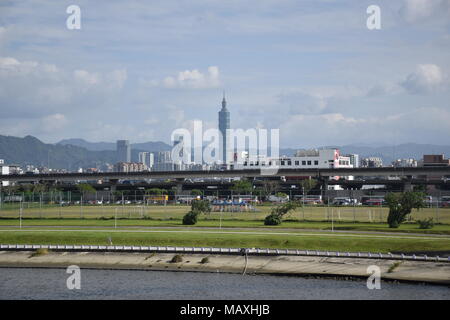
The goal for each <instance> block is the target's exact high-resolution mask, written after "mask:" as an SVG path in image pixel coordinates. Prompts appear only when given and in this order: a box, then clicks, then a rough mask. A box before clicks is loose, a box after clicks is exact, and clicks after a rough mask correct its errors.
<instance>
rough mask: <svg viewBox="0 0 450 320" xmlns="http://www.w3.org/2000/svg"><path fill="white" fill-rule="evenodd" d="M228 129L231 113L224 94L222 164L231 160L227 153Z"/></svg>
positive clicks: (221, 125)
mask: <svg viewBox="0 0 450 320" xmlns="http://www.w3.org/2000/svg"><path fill="white" fill-rule="evenodd" d="M227 129H230V112H229V111H228V109H227V101H226V100H225V92H224V93H223V100H222V110H220V111H219V131H220V132H221V134H222V145H221V151H222V155H221V157H222V162H223V163H224V164H226V163H227V162H228V160H229V156H228V152H227Z"/></svg>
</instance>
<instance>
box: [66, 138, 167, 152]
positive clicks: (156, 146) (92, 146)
mask: <svg viewBox="0 0 450 320" xmlns="http://www.w3.org/2000/svg"><path fill="white" fill-rule="evenodd" d="M57 145H72V146H77V147H82V148H86V149H87V150H90V151H105V150H109V151H115V150H116V143H115V142H89V141H86V140H84V139H65V140H61V141H60V142H58V143H57ZM131 149H132V150H133V149H134V150H140V151H149V152H159V151H170V150H171V146H170V145H168V144H167V143H164V142H161V141H156V142H151V141H150V142H144V143H132V144H131Z"/></svg>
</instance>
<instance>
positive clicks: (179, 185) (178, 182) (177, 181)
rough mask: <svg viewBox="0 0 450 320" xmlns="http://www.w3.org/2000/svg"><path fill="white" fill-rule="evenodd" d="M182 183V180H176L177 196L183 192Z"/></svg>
mask: <svg viewBox="0 0 450 320" xmlns="http://www.w3.org/2000/svg"><path fill="white" fill-rule="evenodd" d="M183 183H184V178H177V179H176V193H177V194H180V193H181V192H182V191H183Z"/></svg>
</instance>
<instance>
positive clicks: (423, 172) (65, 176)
mask: <svg viewBox="0 0 450 320" xmlns="http://www.w3.org/2000/svg"><path fill="white" fill-rule="evenodd" d="M282 176H284V177H314V178H329V177H336V176H340V177H345V176H355V177H388V176H391V177H400V178H408V179H411V178H413V177H419V178H421V179H428V177H430V178H432V179H433V180H439V179H440V178H442V177H446V176H450V167H416V168H394V167H382V168H338V169H333V168H326V169H319V168H318V169H279V170H277V171H272V170H271V171H270V174H268V171H262V170H259V169H248V170H224V171H219V170H211V171H163V172H155V171H151V172H129V173H124V172H99V173H48V174H12V175H0V181H10V182H45V181H51V182H56V181H58V182H70V181H98V180H102V181H105V180H108V181H118V180H147V179H177V180H179V181H183V180H184V179H195V178H212V177H216V178H233V177H245V178H264V177H266V178H267V177H282Z"/></svg>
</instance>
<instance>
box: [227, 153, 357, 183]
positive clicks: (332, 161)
mask: <svg viewBox="0 0 450 320" xmlns="http://www.w3.org/2000/svg"><path fill="white" fill-rule="evenodd" d="M245 156H246V157H244V158H243V160H241V161H237V162H235V164H234V168H235V169H237V170H243V169H264V168H267V167H271V166H277V167H278V168H279V169H315V168H317V169H326V168H354V167H356V166H355V165H354V161H352V160H354V159H352V158H351V157H350V156H341V155H340V153H339V150H338V149H313V150H299V151H297V152H296V153H295V155H294V156H293V157H286V156H281V157H278V158H273V157H263V156H257V157H253V159H252V158H251V157H249V156H248V154H246V155H245ZM235 159H236V158H235ZM339 178H345V179H347V180H353V176H347V177H331V179H335V180H337V179H339ZM328 188H329V189H333V190H340V189H342V188H341V187H340V186H338V185H332V186H328Z"/></svg>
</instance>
